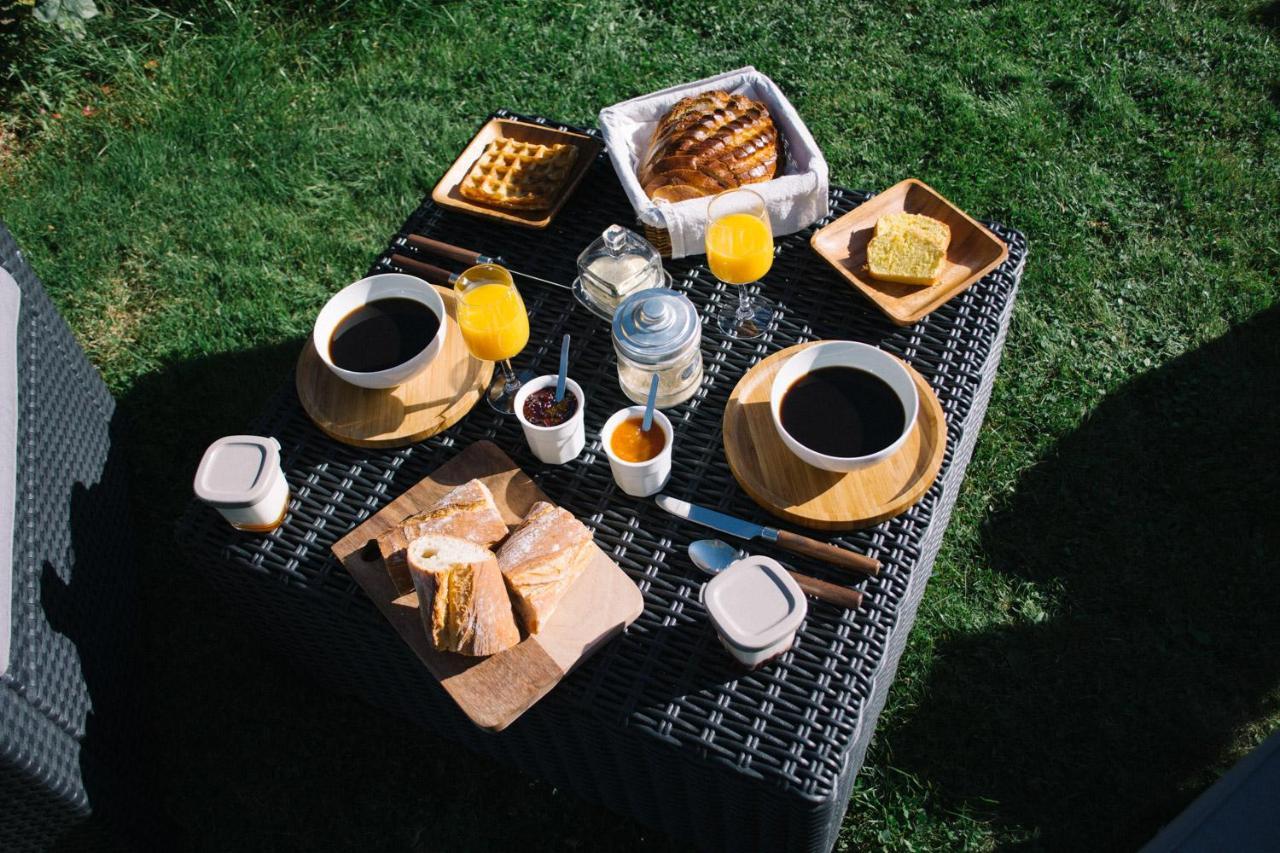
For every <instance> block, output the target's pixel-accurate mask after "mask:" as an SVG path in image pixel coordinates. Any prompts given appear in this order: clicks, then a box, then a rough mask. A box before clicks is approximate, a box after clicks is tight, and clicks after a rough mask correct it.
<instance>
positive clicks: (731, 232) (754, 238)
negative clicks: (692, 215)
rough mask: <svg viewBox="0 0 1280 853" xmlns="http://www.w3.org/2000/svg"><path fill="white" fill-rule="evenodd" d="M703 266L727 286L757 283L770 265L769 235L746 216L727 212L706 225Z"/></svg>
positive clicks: (756, 220)
mask: <svg viewBox="0 0 1280 853" xmlns="http://www.w3.org/2000/svg"><path fill="white" fill-rule="evenodd" d="M707 264H708V265H709V266H710V267H711V272H712V273H714V274H715V277H716V278H718V279H720V280H721V281H723V282H725V283H727V284H750V283H751V282H753V281H759V280H760V279H761V278H763V277H764V274H765V273H767V272H768V271H769V267H771V266H773V234H772V233H771V232H770V230H769V226H768V225H767V224H765V223H764V222H761V221H760V220H759V219H757V218H756V217H754V216H752V215H751V214H749V213H730V214H729V215H728V216H722V217H720V218H719V219H717V220H715V221H714V222H712V223H711V224H710V225H708V226H707Z"/></svg>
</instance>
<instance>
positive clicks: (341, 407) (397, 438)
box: [296, 285, 493, 447]
mask: <svg viewBox="0 0 1280 853" xmlns="http://www.w3.org/2000/svg"><path fill="white" fill-rule="evenodd" d="M433 286H434V285H433ZM436 290H437V291H439V293H440V296H441V298H443V299H444V307H445V312H446V313H447V314H448V319H447V321H446V322H447V323H448V327H447V328H448V331H447V332H446V333H445V341H444V346H443V347H441V348H440V352H439V353H438V354H437V355H436V357H435V358H434V359H433V360H432V362H431V364H429V365H427V368H426V370H423V371H422V372H421V373H419V374H418V375H417V376H415V377H413V378H412V379H410V380H409V381H408V382H406V383H404V384H403V385H397V386H396V387H395V388H360V387H358V386H356V385H352V384H350V383H348V382H343V381H342V380H341V379H339V378H338V377H337V376H335V375H334V374H333V371H331V370H329V368H328V367H326V366H325V364H324V362H323V361H321V360H320V356H319V354H318V353H316V348H315V345H314V344H313V343H312V341H311V338H307V343H306V345H305V346H304V347H303V348H302V355H300V356H298V369H297V372H296V378H297V384H298V399H299V400H301V401H302V408H304V409H306V412H307V414H308V415H310V417H311V420H313V421H315V424H316V426H318V427H320V429H321V430H323V431H324V432H325V434H327V435H328V436H330V437H331V438H335V439H337V440H338V441H341V442H343V443H344V444H354V445H355V446H357V447H401V446H403V445H406V444H413V443H414V442H416V441H422V440H423V439H425V438H429V437H431V436H433V435H435V434H436V433H438V432H440V431H441V430H445V429H448V428H449V427H451V426H453V425H454V424H456V423H457V422H458V421H460V420H462V418H463V416H464V415H466V414H467V412H469V411H471V407H472V406H474V405H475V404H476V403H477V402H478V401H479V400H480V397H481V396H482V395H483V394H484V391H485V389H486V388H487V387H488V386H489V380H490V379H491V378H492V377H493V362H491V361H481V360H480V359H478V358H476V357H475V356H473V355H472V354H471V353H470V352H468V351H467V345H466V342H465V341H463V340H462V332H461V330H460V329H459V328H458V321H457V318H456V315H455V304H454V295H453V291H452V290H451V289H449V288H445V287H436Z"/></svg>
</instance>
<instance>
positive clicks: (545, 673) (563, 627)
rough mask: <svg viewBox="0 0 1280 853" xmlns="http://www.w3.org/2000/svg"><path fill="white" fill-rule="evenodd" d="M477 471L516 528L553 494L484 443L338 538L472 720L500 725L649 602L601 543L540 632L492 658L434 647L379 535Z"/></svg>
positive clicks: (380, 603) (362, 580)
mask: <svg viewBox="0 0 1280 853" xmlns="http://www.w3.org/2000/svg"><path fill="white" fill-rule="evenodd" d="M474 478H479V479H480V480H482V481H484V484H485V485H486V486H488V487H489V490H490V491H491V492H493V499H494V501H495V502H496V503H497V505H498V509H499V511H501V513H502V517H503V520H504V521H506V522H507V525H508V526H514V525H515V524H517V523H519V521H520V520H521V519H522V518H523V517H524V515H525V513H527V512H528V511H529V508H530V507H531V506H533V505H534V503H536V502H537V501H550V500H551V499H550V498H548V497H547V496H546V495H545V494H543V493H542V490H541V489H539V488H538V486H537V484H535V483H534V482H533V480H531V479H529V477H528V476H526V475H525V473H524V472H523V471H521V470H520V469H519V468H518V467H516V464H515V463H514V462H512V461H511V458H510V457H509V456H507V454H505V453H503V452H502V451H501V450H500V449H499V448H498V446H497V445H495V444H493V443H492V442H489V441H478V442H476V443H475V444H472V445H471V446H470V447H468V448H467V449H466V450H464V451H462V452H461V453H459V454H458V455H457V456H455V457H453V459H451V460H449V461H448V462H446V463H445V464H444V465H442V466H440V467H439V468H437V469H436V470H435V471H434V472H433V473H432V474H431V475H430V476H428V477H426V478H425V479H423V480H422V481H421V482H419V483H418V484H417V485H415V486H413V487H412V488H410V489H409V490H408V491H407V492H405V493H404V494H403V495H401V496H400V497H398V498H396V499H395V500H394V501H392V502H391V503H389V504H387V505H386V506H385V507H383V508H382V510H381V511H380V512H379V513H378V514H377V515H375V516H373V517H372V518H370V519H369V520H368V521H366V522H364V523H363V524H361V525H360V526H359V527H357V528H356V529H355V530H352V531H351V532H350V533H348V534H347V535H346V536H344V537H343V538H342V539H339V540H338V541H337V542H336V543H335V544H334V546H333V553H334V554H335V555H337V557H338V559H339V560H341V561H342V564H343V565H344V566H346V568H347V571H348V572H349V573H350V574H351V576H352V577H353V578H355V580H356V582H357V583H358V584H360V586H361V587H362V588H363V589H364V591H365V592H366V593H367V594H368V595H369V598H371V599H373V603H374V604H375V605H377V607H378V610H380V611H381V612H382V615H383V616H385V617H386V619H387V621H388V622H390V623H391V626H392V627H393V628H395V629H396V633H398V634H399V635H400V638H401V639H402V640H404V642H405V643H406V644H408V646H409V648H411V649H413V651H414V652H415V653H416V654H417V655H418V657H419V658H421V660H422V662H423V664H425V665H426V667H427V669H428V670H429V671H430V672H431V674H432V675H434V676H435V677H436V679H438V680H439V682H440V685H441V686H442V687H444V689H445V692H447V693H448V694H449V695H450V696H451V697H453V700H454V701H455V702H457V703H458V707H459V708H461V709H462V711H463V713H465V714H466V715H467V716H468V717H470V718H471V721H472V722H474V723H475V724H476V725H477V726H479V727H480V728H482V729H487V730H489V731H495V732H496V731H501V730H502V729H504V728H506V727H507V726H509V725H510V724H511V723H512V722H513V721H514V720H515V719H516V718H517V717H519V716H520V715H521V714H523V713H524V712H525V711H527V710H528V709H529V708H530V707H532V706H533V704H534V703H535V702H537V701H538V700H539V699H541V698H542V697H543V696H545V695H546V694H547V692H548V691H550V690H551V688H553V687H555V686H556V684H558V683H559V682H560V679H562V678H564V677H565V675H567V674H568V673H569V672H570V671H571V670H572V669H573V668H574V667H575V666H577V665H578V664H579V663H581V662H582V661H583V660H584V659H585V658H587V657H588V656H590V655H591V653H592V652H594V651H595V650H596V649H598V648H600V646H601V645H603V644H604V643H605V642H606V641H608V640H609V639H610V638H612V637H614V636H615V635H617V634H618V633H620V632H621V631H622V629H623V628H625V627H626V626H627V625H629V624H630V623H631V622H633V621H635V618H636V617H637V616H639V615H640V611H641V610H643V609H644V599H643V598H642V597H641V595H640V590H639V588H638V587H637V586H636V585H635V582H634V581H632V580H631V578H629V577H627V575H626V573H625V572H623V571H622V569H620V568H618V564H617V563H615V562H614V561H613V560H612V559H610V558H609V556H608V555H607V554H605V552H604V551H602V550H600V548H599V546H593V548H594V549H595V554H594V555H593V557H592V559H591V562H590V563H589V564H588V565H587V567H586V569H584V570H583V572H582V574H581V575H579V576H578V579H577V580H576V581H574V584H573V586H572V587H570V588H569V591H568V592H567V593H566V594H565V597H564V599H563V600H562V601H561V602H560V605H559V606H558V607H557V608H556V610H555V612H554V613H553V614H552V615H551V618H550V620H548V622H547V624H546V626H545V627H544V628H543V629H542V630H541V631H540V632H538V633H537V634H534V635H532V636H529V637H526V638H525V639H524V640H523V641H522V642H521V643H520V644H519V645H516V646H513V647H512V648H510V649H507V650H506V651H505V652H500V653H498V654H496V655H491V656H490V657H487V658H469V657H464V656H462V655H456V654H452V653H450V652H440V651H436V649H435V648H434V647H433V646H432V645H431V640H430V639H429V638H428V637H427V633H426V629H425V628H424V627H423V624H422V617H421V613H420V611H419V610H418V600H417V596H416V595H414V593H413V586H412V584H411V583H408V582H407V581H403V582H401V583H402V585H397V581H395V580H393V579H392V577H391V575H390V574H389V573H388V572H387V569H386V566H385V565H384V564H383V562H382V557H381V555H380V554H379V553H378V546H377V543H376V542H374V543H373V544H372V545H370V544H369V543H370V542H371V541H372V540H374V539H375V537H377V536H378V534H380V533H382V532H384V531H386V530H389V529H390V528H392V527H394V526H395V525H397V524H399V523H400V522H401V521H402V520H404V519H405V518H406V517H408V516H410V515H413V514H414V513H417V512H421V511H423V510H425V509H427V508H428V507H430V506H431V505H432V504H434V503H435V502H436V501H437V500H439V499H440V498H441V497H443V496H444V494H445V493H446V492H448V491H449V490H450V489H452V488H453V487H454V486H458V485H461V484H462V483H465V482H467V481H468V480H471V479H474Z"/></svg>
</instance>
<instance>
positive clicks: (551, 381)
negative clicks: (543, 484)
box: [515, 374, 587, 465]
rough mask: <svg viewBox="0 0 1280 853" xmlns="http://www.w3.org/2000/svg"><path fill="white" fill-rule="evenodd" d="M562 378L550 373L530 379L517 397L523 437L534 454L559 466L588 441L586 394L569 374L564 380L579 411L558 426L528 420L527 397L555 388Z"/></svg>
mask: <svg viewBox="0 0 1280 853" xmlns="http://www.w3.org/2000/svg"><path fill="white" fill-rule="evenodd" d="M559 378H560V377H559V376H557V375H556V374H548V375H546V376H539V377H538V378H537V379H531V380H529V381H528V382H526V383H524V385H522V386H521V387H520V390H519V391H517V392H516V399H515V409H516V418H518V419H519V421H520V428H521V429H522V430H524V440H525V441H527V442H529V449H530V450H532V451H533V455H534V456H536V457H538V459H540V460H541V461H543V462H545V463H547V464H548V465H560V464H563V463H565V462H568V461H569V460H570V459H574V458H576V457H577V455H578V454H579V453H581V452H582V448H583V447H586V444H587V429H586V426H585V424H584V417H583V416H584V414H585V412H586V410H587V395H586V394H584V393H583V391H582V388H581V386H579V385H578V383H577V382H574V381H573V380H572V379H570V378H568V377H565V380H564V386H565V393H566V394H573V395H574V396H575V397H577V398H578V410H577V411H576V412H574V413H573V417H571V418H569V420H567V421H565V422H564V423H562V424H560V425H558V426H550V427H548V426H538V425H537V424H531V423H529V421H527V420H525V416H524V401H525V399H526V398H527V397H528V396H529V395H530V394H532V393H533V392H534V391H538V390H541V389H543V388H555V387H556V381H557V380H558V379H559Z"/></svg>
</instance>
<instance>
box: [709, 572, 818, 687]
mask: <svg viewBox="0 0 1280 853" xmlns="http://www.w3.org/2000/svg"><path fill="white" fill-rule="evenodd" d="M702 603H703V605H704V606H706V608H707V615H708V616H709V617H710V618H711V624H712V625H714V626H715V629H716V633H717V634H719V635H720V642H721V643H722V644H723V645H724V647H725V648H726V649H728V650H729V653H730V654H732V655H733V656H734V657H735V658H737V659H738V660H739V661H740V662H741V663H742V664H744V665H745V666H748V667H751V668H753V669H754V668H755V667H757V666H760V665H761V664H762V663H764V662H765V661H768V660H770V659H771V658H775V657H777V656H778V655H780V654H782V653H783V652H785V651H786V650H787V649H789V648H791V644H792V643H793V642H794V641H795V638H796V630H797V629H798V628H799V627H800V623H802V622H803V621H804V617H805V616H806V615H807V614H808V612H809V604H808V602H807V601H805V597H804V591H803V590H801V589H800V585H799V584H797V583H796V582H795V580H794V579H793V578H792V577H791V575H789V574H787V570H786V569H784V568H783V567H782V564H781V563H779V562H778V561H777V560H774V559H771V558H769V557H761V556H755V555H753V556H748V557H743V558H742V559H741V560H738V561H737V562H735V563H734V564H733V565H731V566H729V568H727V569H725V570H724V571H723V572H721V573H720V574H718V575H716V576H715V577H714V578H712V579H711V580H710V581H708V582H707V584H706V585H705V586H704V587H703V588H702Z"/></svg>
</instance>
